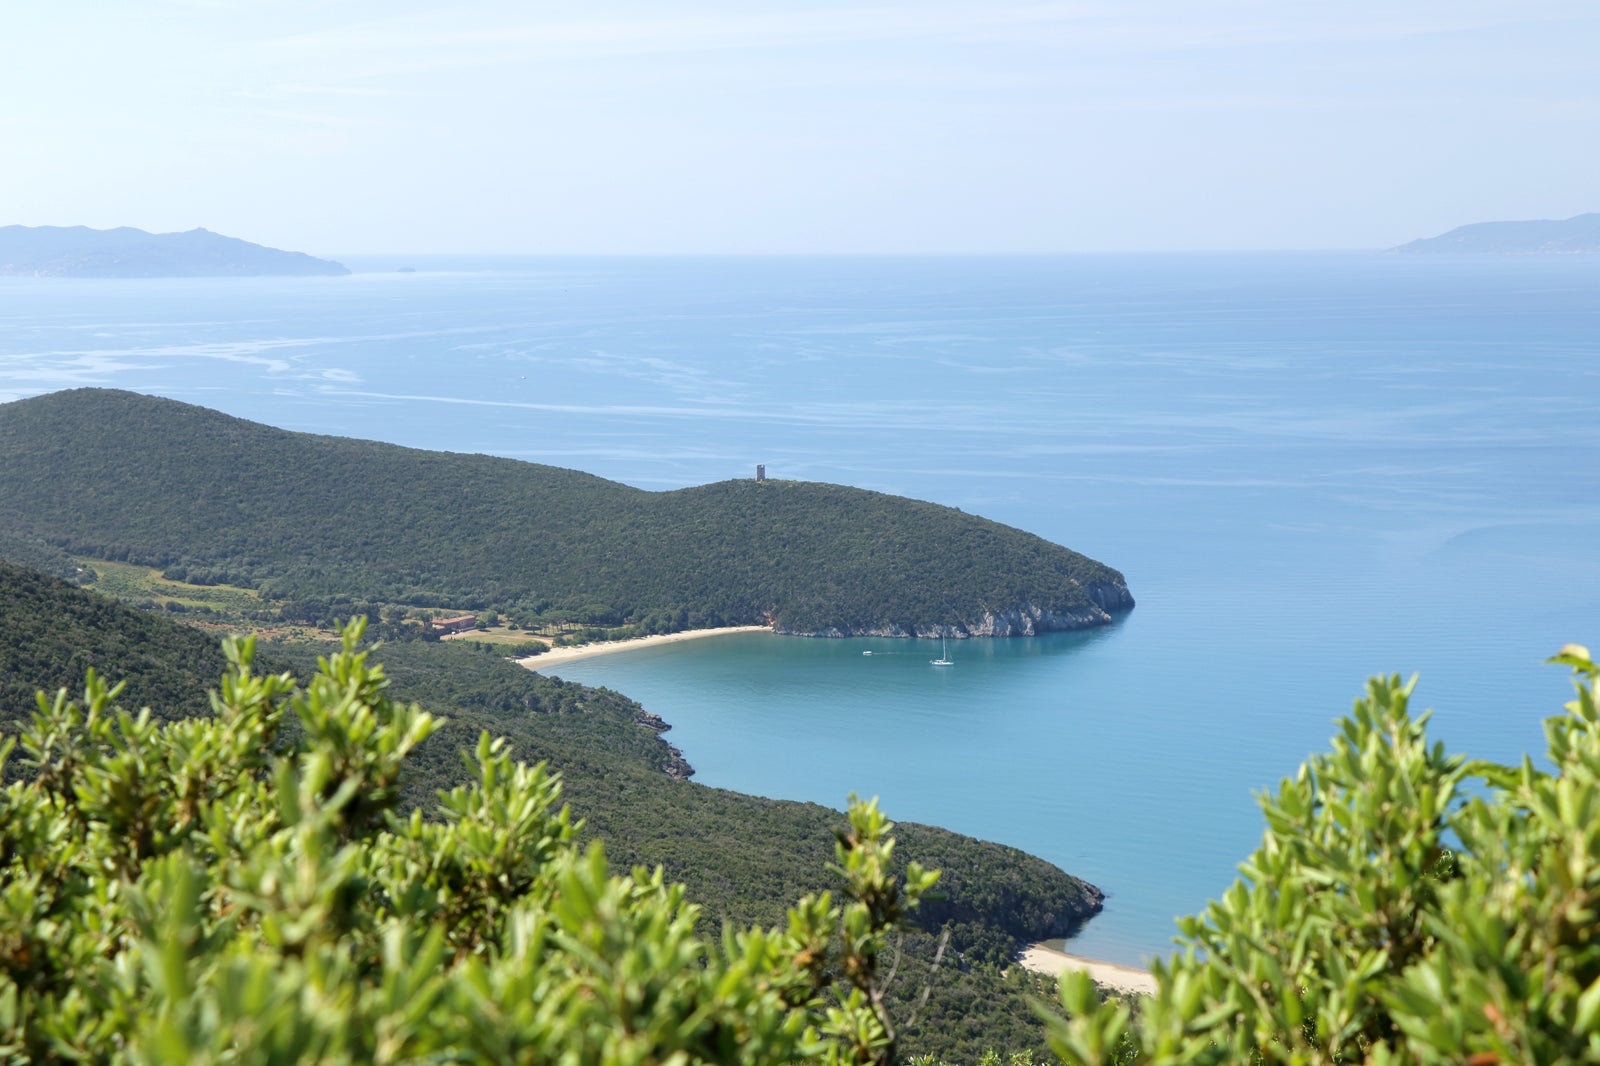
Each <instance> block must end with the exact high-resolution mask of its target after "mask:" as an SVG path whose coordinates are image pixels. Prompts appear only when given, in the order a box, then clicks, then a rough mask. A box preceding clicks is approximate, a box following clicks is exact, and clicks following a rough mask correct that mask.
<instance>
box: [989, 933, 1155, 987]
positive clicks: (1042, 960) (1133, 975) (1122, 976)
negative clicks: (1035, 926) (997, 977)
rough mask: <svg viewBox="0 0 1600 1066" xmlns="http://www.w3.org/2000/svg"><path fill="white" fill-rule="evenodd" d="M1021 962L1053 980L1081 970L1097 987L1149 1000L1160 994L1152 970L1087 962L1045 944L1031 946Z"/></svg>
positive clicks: (1019, 960) (1019, 959) (1082, 958)
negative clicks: (1144, 996)
mask: <svg viewBox="0 0 1600 1066" xmlns="http://www.w3.org/2000/svg"><path fill="white" fill-rule="evenodd" d="M1017 961H1018V962H1020V963H1021V964H1022V965H1023V966H1024V967H1026V968H1027V969H1029V970H1032V971H1034V972H1035V973H1047V974H1050V975H1052V976H1059V975H1060V974H1062V973H1065V972H1066V971H1067V970H1081V971H1083V972H1084V973H1087V974H1088V975H1089V976H1090V977H1092V978H1093V979H1094V980H1095V982H1096V983H1097V984H1102V985H1105V986H1106V987H1107V988H1115V989H1117V990H1118V991H1119V992H1133V993H1137V994H1139V995H1146V996H1147V995H1150V994H1151V993H1152V992H1154V991H1155V990H1156V979H1155V977H1153V976H1152V975H1151V973H1150V971H1149V970H1140V969H1138V968H1136V967H1133V966H1119V965H1118V964H1116V963H1114V962H1101V961H1100V960H1099V959H1086V958H1084V957H1083V956H1082V955H1069V954H1067V953H1066V952H1065V951H1057V950H1056V949H1055V948H1049V947H1045V945H1043V944H1029V945H1028V947H1027V949H1026V950H1024V951H1023V953H1022V955H1021V956H1020V957H1019V958H1018V960H1017Z"/></svg>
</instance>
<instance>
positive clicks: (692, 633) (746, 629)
mask: <svg viewBox="0 0 1600 1066" xmlns="http://www.w3.org/2000/svg"><path fill="white" fill-rule="evenodd" d="M767 632H770V630H769V629H768V628H767V627H766V626H726V627H724V628H722V629H686V630H684V631H683V632H681V633H663V634H660V635H658V636H653V637H635V638H634V639H632V640H601V641H596V642H595V643H593V644H579V645H576V646H575V647H571V648H551V649H550V650H549V651H547V652H545V653H544V654H543V655H530V656H528V657H527V658H526V659H518V660H517V665H518V666H526V667H527V668H528V669H529V670H543V669H544V668H545V667H548V666H555V665H558V664H560V663H570V662H573V661H575V660H577V659H589V658H593V657H594V656H596V655H610V654H612V653H613V652H619V651H634V650H636V649H638V648H653V647H655V646H656V645H658V644H677V643H679V642H681V641H685V640H698V639H700V638H701V637H720V636H723V635H725V634H728V633H767Z"/></svg>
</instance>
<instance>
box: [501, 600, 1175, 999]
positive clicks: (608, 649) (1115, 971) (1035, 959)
mask: <svg viewBox="0 0 1600 1066" xmlns="http://www.w3.org/2000/svg"><path fill="white" fill-rule="evenodd" d="M770 632H771V630H770V629H769V628H768V627H766V626H724V627H721V628H717V629H690V630H684V631H683V632H679V633H663V634H657V635H654V636H648V637H634V638H632V639H629V640H605V641H594V642H591V643H588V644H575V645H572V646H570V647H562V648H552V649H550V650H549V651H547V652H542V653H540V654H538V655H530V656H528V657H526V658H523V659H518V660H517V665H519V666H523V667H526V668H527V669H529V670H545V669H547V668H549V667H552V666H559V665H561V664H562V663H571V662H576V661H579V660H582V659H591V658H594V657H596V656H601V655H614V654H616V653H618V652H625V651H640V650H643V649H645V648H655V647H660V646H662V645H666V644H679V643H683V642H686V641H692V640H698V639H702V638H705V637H719V636H727V635H730V634H734V633H770ZM1056 943H1059V942H1056ZM1017 963H1018V965H1020V966H1022V967H1023V968H1024V969H1026V970H1032V971H1033V972H1035V973H1042V974H1046V975H1049V976H1059V975H1061V974H1063V973H1066V972H1068V971H1080V970H1081V971H1083V972H1085V973H1087V974H1088V975H1089V976H1090V977H1091V978H1093V979H1094V981H1095V983H1097V984H1100V985H1103V986H1105V987H1106V988H1111V989H1115V990H1116V991H1118V992H1123V993H1136V994H1141V995H1149V994H1151V993H1153V992H1154V991H1155V978H1154V977H1153V976H1152V975H1151V974H1150V972H1149V971H1148V970H1143V969H1139V968H1137V967H1133V966H1123V965H1121V964H1119V963H1115V962H1107V961H1105V960H1102V959H1091V958H1088V957H1086V956H1083V955H1074V954H1072V953H1070V952H1066V951H1062V950H1060V948H1058V947H1056V946H1054V945H1053V944H1052V943H1051V942H1048V941H1041V942H1038V943H1034V944H1029V945H1028V946H1027V947H1026V948H1025V949H1023V951H1022V952H1021V953H1020V954H1019V955H1018V956H1017Z"/></svg>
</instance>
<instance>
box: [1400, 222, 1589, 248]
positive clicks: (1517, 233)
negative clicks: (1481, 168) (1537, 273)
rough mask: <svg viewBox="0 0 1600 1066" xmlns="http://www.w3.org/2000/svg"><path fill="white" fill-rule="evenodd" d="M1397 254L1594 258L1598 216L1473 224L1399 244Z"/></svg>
mask: <svg viewBox="0 0 1600 1066" xmlns="http://www.w3.org/2000/svg"><path fill="white" fill-rule="evenodd" d="M1394 251H1397V252H1405V253H1407V254H1413V253H1439V252H1444V253H1457V254H1476V255H1485V254H1487V255H1593V254H1595V253H1600V214H1587V215H1574V216H1573V217H1572V218H1563V219H1543V218H1541V219H1530V220H1527V221H1522V222H1475V223H1473V224H1472V225H1470V226H1457V227H1456V228H1455V229H1453V230H1451V231H1450V232H1449V233H1442V234H1440V235H1439V236H1437V237H1425V238H1423V239H1422V240H1417V241H1412V242H1411V243H1409V244H1402V245H1401V246H1400V247H1398V248H1396V249H1394Z"/></svg>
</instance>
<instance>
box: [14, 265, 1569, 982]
mask: <svg viewBox="0 0 1600 1066" xmlns="http://www.w3.org/2000/svg"><path fill="white" fill-rule="evenodd" d="M344 261H345V262H346V263H347V264H348V265H349V266H351V267H352V269H353V270H354V271H355V273H353V274H352V275H351V276H348V277H342V278H304V279H284V278H275V279H182V280H159V279H155V280H104V281H101V280H63V279H46V278H0V400H13V399H19V398H23V397H27V396H32V395H36V394H39V393H44V392H49V391H54V390H57V389H64V388H71V387H76V386H88V385H92V386H107V387H114V388H122V389H131V390H135V391H138V392H143V393H150V394H154V395H160V396H167V397H171V398H174V399H178V400H183V401H186V402H189V403H195V404H201V405H204V406H207V407H211V408H216V409H218V410H221V411H225V412H227V413H229V414H233V415H237V416H240V417H244V418H249V419H254V420H257V421H260V422H265V423H268V424H271V425H274V426H280V427H284V428H287V429H293V430H303V431H307V432H315V433H326V434H335V435H341V436H352V437H362V438H370V439H376V440H383V441H390V442H394V443H397V444H403V445H408V446H413V447H418V448H429V449H441V450H446V451H456V452H482V453H489V454H493V455H501V456H509V457H512V458H516V459H523V460H528V461H531V462H538V463H547V464H553V465H556V466H563V467H571V468H575V469H579V470H584V471H588V472H591V473H595V474H599V475H601V476H603V477H607V478H611V479H614V480H616V481H620V482H625V483H627V484H630V485H634V486H638V487H640V488H644V489H649V490H667V489H673V488H678V487H682V486H686V485H695V484H701V483H704V482H710V481H718V480H723V479H727V478H746V477H752V476H754V474H755V470H756V465H757V464H764V465H765V467H766V471H767V475H768V476H769V477H773V478H788V479H799V480H811V481H826V482H837V483H841V484H846V485H854V486H859V487H862V488H867V489H874V490H878V491H881V492H888V493H896V494H900V495H905V496H911V497H916V498H918V499H924V500H932V501H935V502H937V503H941V504H946V505H949V506H952V507H959V508H961V509H962V510H963V511H967V512H969V513H972V514H977V515H982V516H984V517H986V518H990V519H993V520H995V521H998V522H1003V523H1006V524H1008V525H1012V526H1017V527H1019V528H1022V529H1026V530H1029V531H1031V532H1033V533H1037V534H1039V535H1040V536H1043V537H1045V538H1047V539H1049V540H1052V541H1055V542H1058V543H1061V544H1065V545H1067V546H1069V547H1071V548H1074V549H1076V550H1078V551H1081V552H1084V553H1086V554H1088V555H1091V556H1093V557H1095V558H1097V559H1099V560H1101V561H1103V562H1105V563H1108V564H1109V565H1111V566H1114V567H1117V568H1118V569H1120V570H1121V571H1122V572H1123V573H1124V574H1125V575H1126V577H1127V580H1128V585H1129V587H1130V589H1131V590H1132V592H1133V595H1134V596H1135V598H1136V599H1137V601H1138V606H1137V607H1136V608H1134V609H1133V610H1132V611H1131V612H1128V613H1127V614H1125V615H1124V616H1122V617H1121V618H1119V619H1118V620H1117V621H1116V623H1115V624H1114V625H1112V626H1109V627H1105V628H1101V629H1096V630H1092V631H1086V632H1078V633H1062V634H1052V635H1048V636H1043V637H1037V638H1026V639H1009V640H971V641H959V642H951V644H950V646H949V650H948V655H949V658H950V659H952V660H953V661H954V663H955V665H954V666H951V667H934V666H931V665H930V664H929V660H930V659H933V658H937V657H938V656H939V654H940V652H941V647H940V645H939V644H938V643H937V642H931V641H921V642H916V641H894V640H884V639H860V640H823V639H805V638H779V637H772V636H769V635H766V634H745V635H730V636H721V637H713V638H708V639H705V640H701V641H691V642H685V643H680V644H675V645H671V646H667V647H660V648H654V649H648V650H640V651H637V652H629V653H623V654H617V655H611V656H606V657H600V658H593V659H588V660H583V661H579V662H574V663H570V664H563V665H562V666H560V667H559V669H553V670H552V672H553V673H558V674H560V676H563V677H566V678H570V679H572V680H577V681H582V682H586V683H590V684H596V685H605V686H608V687H610V688H613V689H616V690H619V691H621V692H623V693H626V694H627V695H629V696H631V697H634V698H635V699H638V700H639V701H640V702H642V703H643V704H644V705H645V706H646V707H647V708H648V709H650V710H651V711H654V712H656V713H658V714H660V715H662V716H663V717H665V718H666V719H667V720H668V721H670V722H671V723H672V726H673V730H672V732H671V733H670V734H669V737H670V739H671V740H672V742H673V743H675V744H676V745H677V746H678V747H680V748H681V749H682V750H683V751H684V753H685V755H686V757H687V758H688V759H689V761H690V762H691V763H693V764H694V766H695V767H696V769H697V770H698V775H697V778H696V779H697V780H698V781H700V782H702V783H704V784H706V785H709V786H713V787H720V788H730V789H737V790H739V791H742V792H749V793H755V794H758V795H764V796H774V797H782V798H787V799H797V800H811V801H815V802H819V803H825V804H829V805H832V806H836V807H840V806H843V805H844V803H845V802H846V799H847V797H848V796H849V795H850V794H852V793H854V794H858V795H861V796H863V797H870V796H877V797H879V799H880V802H881V803H882V805H883V807H884V809H885V810H886V811H887V812H888V814H889V815H890V817H892V818H895V819H897V820H901V821H916V822H931V823H936V824H939V825H943V826H947V827H949V828H951V829H955V830H959V831H961V832H963V833H969V834H972V835H974V836H978V837H982V838H985V839H991V840H997V841H1001V842H1003V843H1006V844H1011V845H1015V846H1017V847H1019V848H1022V849H1025V850H1026V851H1029V852H1032V853H1034V854H1036V855H1039V856H1042V857H1044V858H1045V859H1048V860H1049V861H1051V862H1053V863H1055V864H1057V865H1059V866H1060V867H1062V868H1063V869H1066V870H1069V871H1071V872H1072V873H1075V874H1078V875H1080V876H1082V877H1085V878H1087V879H1088V880H1090V881H1092V882H1094V883H1095V884H1097V885H1099V886H1100V887H1101V888H1103V889H1104V890H1105V891H1106V893H1107V895H1108V898H1107V903H1106V908H1105V911H1104V913H1103V914H1102V915H1100V916H1099V917H1097V918H1095V919H1094V920H1093V921H1091V922H1090V923H1088V925H1087V926H1086V927H1085V928H1084V930H1083V932H1082V933H1081V934H1079V935H1078V936H1077V937H1076V938H1075V939H1074V940H1073V941H1072V942H1071V943H1070V944H1069V947H1070V948H1071V949H1072V950H1074V951H1078V952H1081V953H1083V954H1087V955H1091V956H1095V957H1100V958H1104V959H1108V960H1111V961H1115V962H1122V963H1133V964H1137V963H1141V962H1145V961H1147V960H1149V959H1150V958H1151V957H1153V956H1155V955H1160V954H1163V953H1165V952H1167V951H1169V950H1171V946H1172V945H1171V941H1172V937H1173V936H1174V934H1175V931H1176V929H1175V925H1174V918H1175V917H1176V916H1178V915H1181V914H1188V913H1194V912H1198V911H1201V910H1203V909H1204V908H1205V906H1206V904H1207V902H1208V901H1209V900H1212V899H1215V898H1217V897H1218V896H1219V895H1220V893H1222V892H1223V891H1224V890H1225V889H1226V888H1227V887H1228V885H1229V884H1230V883H1231V882H1232V880H1233V879H1234V877H1235V876H1236V875H1237V874H1236V866H1237V864H1238V863H1239V862H1241V861H1242V860H1243V859H1244V858H1246V857H1247V856H1248V854H1249V853H1250V851H1251V850H1252V849H1253V848H1254V847H1255V846H1256V845H1257V844H1258V843H1259V841H1260V838H1261V831H1262V828H1263V821H1262V818H1261V815H1260V811H1259V809H1258V806H1257V801H1256V795H1257V793H1258V792H1260V791H1261V790H1263V789H1270V788H1273V787H1275V786H1276V784H1277V782H1278V781H1279V780H1280V779H1282V778H1284V777H1285V776H1289V775H1292V774H1293V773H1294V771H1295V769H1296V767H1297V766H1298V765H1299V764H1300V762H1301V761H1302V760H1303V759H1305V758H1306V757H1307V756H1308V755H1309V754H1310V753H1313V752H1317V751H1322V750H1325V749H1326V748H1327V745H1328V742H1329V738H1330V737H1331V736H1332V735H1333V733H1334V731H1335V728H1336V724H1335V723H1336V720H1337V719H1338V718H1339V717H1340V716H1341V715H1342V714H1344V713H1347V712H1348V710H1349V708H1350V705H1351V703H1352V701H1353V700H1355V699H1356V698H1357V697H1358V696H1360V694H1361V693H1362V691H1363V687H1364V684H1365V682H1366V679H1367V678H1368V677H1370V676H1372V675H1377V674H1400V675H1402V676H1404V677H1407V678H1409V677H1412V676H1413V675H1415V676H1416V678H1417V682H1416V690H1415V696H1414V704H1415V706H1416V707H1418V708H1419V709H1420V708H1423V707H1431V708H1434V710H1435V713H1434V717H1433V718H1432V721H1431V724H1430V731H1431V733H1432V735H1433V736H1434V737H1435V738H1436V739H1438V740H1441V741H1443V742H1444V743H1445V744H1446V746H1447V747H1448V748H1450V749H1451V750H1452V751H1460V752H1464V753H1467V754H1470V755H1472V756H1478V757H1487V758H1495V759H1500V760H1515V759H1519V758H1520V757H1521V755H1522V753H1524V752H1529V753H1532V754H1533V755H1534V756H1535V758H1536V759H1537V758H1538V757H1539V755H1540V753H1541V752H1542V751H1543V734H1542V726H1541V723H1542V721H1543V719H1545V718H1546V717H1548V716H1550V715H1553V714H1556V713H1559V712H1560V709H1561V706H1562V704H1563V702H1564V701H1565V700H1567V699H1569V698H1570V696H1571V686H1570V679H1569V677H1568V676H1567V674H1566V673H1565V672H1564V671H1563V670H1562V669H1561V668H1560V667H1556V666H1551V665H1547V664H1545V662H1544V660H1545V659H1547V658H1548V657H1549V656H1551V655H1552V654H1554V653H1555V652H1556V650H1557V649H1558V648H1559V647H1560V646H1561V645H1562V644H1564V643H1566V642H1568V641H1577V642H1581V643H1588V644H1591V645H1593V644H1597V643H1600V611H1597V606H1600V419H1597V417H1596V416H1597V413H1600V256H1589V257H1585V256H1522V257H1511V256H1508V257H1461V258H1451V257H1431V256H1406V255H1394V254H1384V253H1377V252H1374V253H1303V254H1288V253H1273V254H1265V253H1263V254H1233V255H1220V254H1219V255H1200V254H1192V255H1121V256H1112V255H1099V256H1047V257H906V258H896V257H775V258H749V257H740V258H723V257H702V258H679V257H641V258H539V257H526V258H518V257H506V258H474V257H440V256H410V257H386V258H378V257H360V256H353V257H347V258H345V259H344ZM0 461H3V457H0ZM350 490H351V492H353V493H354V492H360V491H362V488H361V486H360V485H352V486H350ZM927 577H928V578H929V580H933V581H937V580H938V575H937V574H930V575H927ZM866 652H871V653H872V654H871V655H867V654H865V653H866ZM579 813H580V814H581V812H579Z"/></svg>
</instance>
